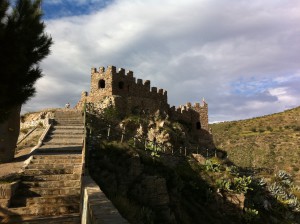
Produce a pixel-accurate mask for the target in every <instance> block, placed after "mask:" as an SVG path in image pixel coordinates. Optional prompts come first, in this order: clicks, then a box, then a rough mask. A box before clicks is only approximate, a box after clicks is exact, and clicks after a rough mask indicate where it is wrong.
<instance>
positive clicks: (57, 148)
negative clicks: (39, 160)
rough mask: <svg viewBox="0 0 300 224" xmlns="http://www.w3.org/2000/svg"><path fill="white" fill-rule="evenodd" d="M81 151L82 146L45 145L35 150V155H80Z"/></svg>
mask: <svg viewBox="0 0 300 224" xmlns="http://www.w3.org/2000/svg"><path fill="white" fill-rule="evenodd" d="M82 149H83V146H82V145H54V144H46V145H43V146H42V147H40V148H38V149H36V152H37V153H60V152H61V153H71V152H73V153H75V152H77V153H81V152H82Z"/></svg>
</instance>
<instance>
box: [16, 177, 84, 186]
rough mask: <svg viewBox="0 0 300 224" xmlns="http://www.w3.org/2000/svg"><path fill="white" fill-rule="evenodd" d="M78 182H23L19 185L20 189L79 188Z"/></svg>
mask: <svg viewBox="0 0 300 224" xmlns="http://www.w3.org/2000/svg"><path fill="white" fill-rule="evenodd" d="M80 184H81V182H80V180H66V179H64V180H59V181H56V180H53V181H23V182H22V183H21V184H20V187H22V188H31V187H40V188H51V187H52V188H63V187H80Z"/></svg>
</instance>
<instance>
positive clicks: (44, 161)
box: [30, 157, 82, 164]
mask: <svg viewBox="0 0 300 224" xmlns="http://www.w3.org/2000/svg"><path fill="white" fill-rule="evenodd" d="M81 163H82V157H80V158H76V159H70V158H66V159H51V160H47V159H33V160H31V162H30V164H81Z"/></svg>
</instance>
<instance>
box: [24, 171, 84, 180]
mask: <svg viewBox="0 0 300 224" xmlns="http://www.w3.org/2000/svg"><path fill="white" fill-rule="evenodd" d="M80 178H81V172H78V173H74V174H64V175H60V174H54V175H38V176H32V175H26V174H24V175H23V176H22V180H23V181H61V180H80Z"/></svg>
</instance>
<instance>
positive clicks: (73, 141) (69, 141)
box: [43, 138, 83, 145]
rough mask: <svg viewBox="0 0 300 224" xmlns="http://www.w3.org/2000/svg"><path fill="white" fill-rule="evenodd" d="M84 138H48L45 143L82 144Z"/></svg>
mask: <svg viewBox="0 0 300 224" xmlns="http://www.w3.org/2000/svg"><path fill="white" fill-rule="evenodd" d="M82 142H83V138H46V139H45V140H44V141H43V143H45V144H50V145H80V144H82Z"/></svg>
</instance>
